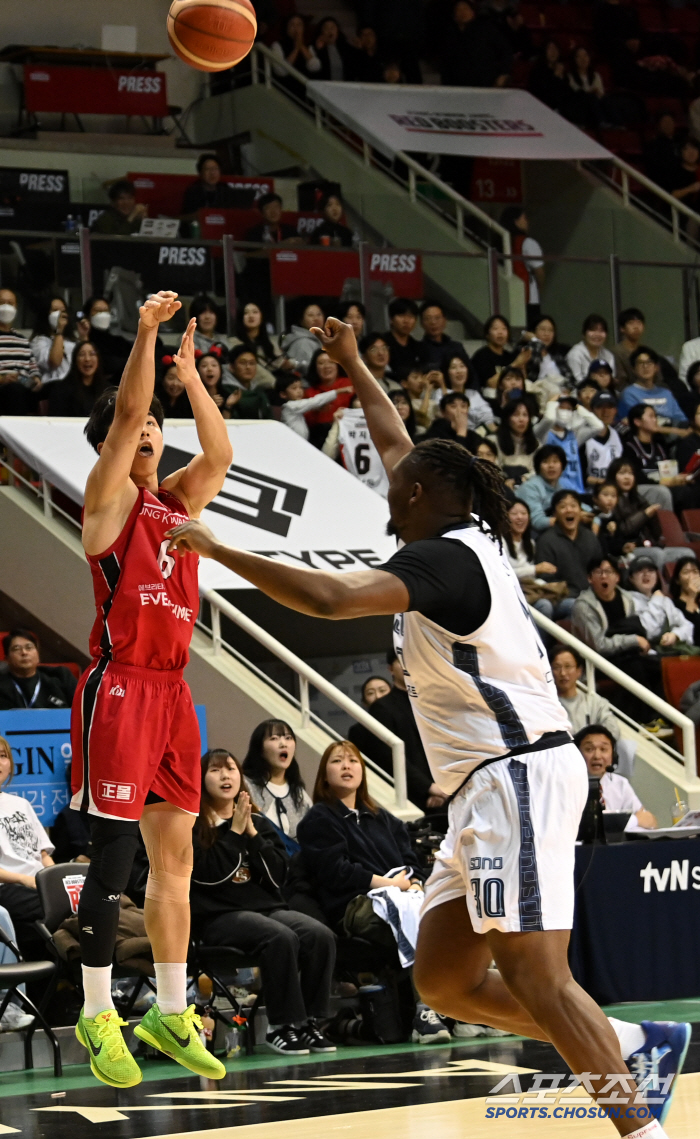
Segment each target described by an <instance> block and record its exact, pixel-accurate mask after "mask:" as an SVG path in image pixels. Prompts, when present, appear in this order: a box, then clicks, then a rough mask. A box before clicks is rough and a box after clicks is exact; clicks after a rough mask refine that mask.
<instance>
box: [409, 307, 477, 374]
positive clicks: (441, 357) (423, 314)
mask: <svg viewBox="0 0 700 1139" xmlns="http://www.w3.org/2000/svg"><path fill="white" fill-rule="evenodd" d="M420 322H421V324H422V326H423V339H422V340H421V347H422V349H423V366H424V367H426V368H439V369H440V371H441V372H442V373H443V374H444V373H445V372H446V370H447V365H446V360H447V358H448V356H449V358H450V359H451V358H453V357H454V356H461V357H462V359H464V360H465V362H466V363H468V362H469V357H468V356H467V354H466V352H465V350H464V348H463V346H462V345H461V344H460V342H459V340H453V339H452V337H451V336H448V335H447V331H446V329H447V317H446V316H445V310H444V308H443V307H442V305H441V304H439V302H438V301H432V300H431V301H425V302H424V303H423V306H422V308H421V310H420Z"/></svg>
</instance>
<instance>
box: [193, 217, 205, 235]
mask: <svg viewBox="0 0 700 1139" xmlns="http://www.w3.org/2000/svg"><path fill="white" fill-rule="evenodd" d="M201 236H202V230H201V228H200V225H199V222H198V221H197V219H196V218H195V219H194V221H191V222H190V237H194V238H197V237H201Z"/></svg>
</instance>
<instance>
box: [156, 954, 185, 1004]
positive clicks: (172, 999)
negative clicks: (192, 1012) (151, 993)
mask: <svg viewBox="0 0 700 1139" xmlns="http://www.w3.org/2000/svg"><path fill="white" fill-rule="evenodd" d="M155 970H156V1001H157V1002H158V1008H159V1009H160V1011H161V1012H162V1014H163V1016H179V1014H180V1013H182V1012H184V1011H185V1009H186V1008H187V964H186V962H185V961H163V962H160V963H159V962H156V964H155Z"/></svg>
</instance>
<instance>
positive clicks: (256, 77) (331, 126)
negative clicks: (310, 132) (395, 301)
mask: <svg viewBox="0 0 700 1139" xmlns="http://www.w3.org/2000/svg"><path fill="white" fill-rule="evenodd" d="M261 60H262V80H263V83H264V84H265V86H266V87H275V88H276V89H277V90H279V91H282V92H284V94H285V95H287V96H288V97H289V98H290V99H292V101H293V102H295V103H296V104H297V106H298V107H300V108H301V109H302V110H304V111H306V112H307V113H309V114H313V116H314V118H315V122H316V127H317V129H318V130H331V131H332V132H333V133H334V134H335V135H337V136H338V137H340V138H342V139H343V141H344V142H346V143H347V144H348V145H349V146H351V147H352V149H353V150H355V151H358V152H359V153H361V154H362V157H363V160H364V163H365V165H366V166H368V167H369V166H376V167H377V169H381V170H382V171H383V173H385V174H387V175H389V177H391V178H392V179H393V180H394V181H395V182H398V183H399V184H400V185H401V186H403V188H404V189H405V190H406V191H407V193H408V196H409V198H410V200H411V201H412V202H418V201H420V202H421V203H422V204H423V205H425V206H428V207H430V208H431V209H433V210H434V211H435V212H436V213H439V214H440V215H441V217H443V218H445V219H446V220H448V221H450V222H451V223H452V224H453V225H454V226H455V228H456V230H457V234H458V236H459V237H464V236H465V233H466V235H467V236H468V237H469V239H470V240H472V241H476V242H477V244H478V245H480V246H482V247H483V248H485V249H488V248H489V247H490V246H491V242H490V240H489V237H490V236H495V237H497V238H498V239H499V244H500V251H501V253H503V254H504V255H505V256H506V258H507V260H506V261H505V262H504V264H503V273H504V275H505V276H506V277H511V276H512V273H513V268H512V262H511V261H510V260H509V258H510V255H511V253H512V248H511V239H510V233H509V232H508V230H507V229H505V228H504V227H503V226H502V225H500V224H499V223H498V222H497V221H495V220H494V219H493V218H492V217H490V216H489V214H487V213H486V212H485V211H484V210H480V209H479V207H478V206H476V205H474V203H473V202H470V201H469V199H468V198H465V197H463V195H462V194H459V193H458V192H457V191H456V190H454V189H453V188H452V186H449V185H448V184H447V182H443V180H442V178H438V176H437V175H436V174H433V173H432V171H430V170H428V169H426V167H425V166H421V164H420V162H417V161H416V160H415V158H412V157H411V155H410V154H406V152H405V151H403V150H397V151H396V153H395V156H394V162H393V163H392V164H391V165H387V162H386V160H385V159H383V158H382V157H380V156H378V155H377V154H376V153H375V150H374V147H373V146H372V143H371V142H370V140H369V138H367V137H365V136H364V135H363V132H362V125H361V124H360V123H357V124H356V125H355V126H354V127H353V130H352V131H350V130H349V129H348V128H347V127H346V126H345V125H344V124H343V123H341V122H340V121H339V120H338V119H336V118H335V117H334V116H333V115H332V114H331V113H330V111H329V110H328V109H327V108H326V107H323V106H321V104H320V102H318V101H317V99H316V95H315V92H314V89H313V87H312V86H310V81H309V80H308V79H307V78H306V76H305V75H302V73H301V72H300V71H297V69H296V68H295V67H292V66H291V64H289V63H287V61H286V60H284V59H280V58H279V56H277V55H275V54H274V52H272V51H271V50H270V48H269V47H266V46H265V44H261V43H256V44H255V46H254V48H253V51H252V52H251V69H252V70H251V78H252V82H253V83H254V84H256V83H260V61H261ZM280 69H283V70H284V71H285V73H286V75H287V76H289V78H290V79H294V80H295V82H297V83H300V84H301V85H302V87H303V88H304V93H305V96H306V99H305V100H304V99H299V98H297V96H296V95H295V94H294V92H293V91H290V90H289V88H287V87H285V86H284V84H283V83H279V82H277V81H276V75H275V73H276V71H278V70H280ZM358 140H359V143H360V144H361V145H358ZM401 164H403V165H404V166H405V167H406V177H404V176H403V172H402V171H401ZM421 184H425V185H430V186H433V187H434V188H435V189H436V190H439V192H440V194H441V196H442V197H443V198H445V199H447V201H448V202H450V203H451V205H452V208H453V210H454V212H453V213H452V212H450V211H449V210H445V209H443V208H442V206H441V204H440V203H439V202H437V201H434V200H432V199H431V198H430V197H427V196H426V195H425V194H422V193H421V192H420V190H421ZM467 215H469V216H470V217H471V218H472V219H473V220H474V222H477V223H478V225H477V228H476V229H473V228H472V229H470V228H469V227H468V226H467V224H466V217H467Z"/></svg>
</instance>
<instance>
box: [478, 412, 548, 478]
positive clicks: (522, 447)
mask: <svg viewBox="0 0 700 1139" xmlns="http://www.w3.org/2000/svg"><path fill="white" fill-rule="evenodd" d="M470 395H471V393H470ZM491 439H492V442H493V443H495V444H496V447H497V450H498V465H499V467H500V468H501V470H502V471H503V477H504V478H505V480H506V482H507V483H508V486H510V487H511V488H512V487H515V486H520V483H521V482H523V481H524V480H526V479H528V478H531V476H532V475H534V473H535V452H536V450H537V448H538V446H539V444H538V442H537V439H536V437H535V433H534V431H533V430H532V415H531V414H530V408H529V406H528V404H527V403H526V402H525V400H522V399H513V400H511V401H510V403H508V404H506V406H505V407H504V408H503V410H502V411H501V422H500V424H499V427H498V430H497V431H496V433H495V434H494V435H492V436H491Z"/></svg>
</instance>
